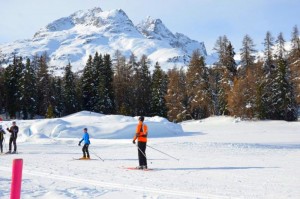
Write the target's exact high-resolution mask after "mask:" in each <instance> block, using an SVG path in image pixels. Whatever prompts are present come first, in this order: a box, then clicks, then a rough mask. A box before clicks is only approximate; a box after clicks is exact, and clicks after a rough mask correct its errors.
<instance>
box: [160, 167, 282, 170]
mask: <svg viewBox="0 0 300 199" xmlns="http://www.w3.org/2000/svg"><path fill="white" fill-rule="evenodd" d="M277 168H279V167H199V168H155V170H159V171H202V170H247V169H277Z"/></svg>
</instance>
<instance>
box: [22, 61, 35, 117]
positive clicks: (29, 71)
mask: <svg viewBox="0 0 300 199" xmlns="http://www.w3.org/2000/svg"><path fill="white" fill-rule="evenodd" d="M19 82H20V89H21V90H20V92H21V97H20V99H21V104H20V105H21V111H22V115H23V119H32V118H33V117H34V116H35V113H36V110H37V107H36V102H37V99H36V96H37V90H36V74H35V71H34V68H33V67H32V65H31V62H30V59H29V58H27V59H26V65H25V68H24V69H23V71H22V76H21V79H20V81H19Z"/></svg>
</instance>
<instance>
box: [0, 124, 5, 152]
mask: <svg viewBox="0 0 300 199" xmlns="http://www.w3.org/2000/svg"><path fill="white" fill-rule="evenodd" d="M4 134H5V131H4V130H3V129H2V125H0V148H1V153H3V140H4Z"/></svg>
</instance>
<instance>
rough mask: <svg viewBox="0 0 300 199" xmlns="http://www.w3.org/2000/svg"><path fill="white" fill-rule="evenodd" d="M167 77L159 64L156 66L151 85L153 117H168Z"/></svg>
mask: <svg viewBox="0 0 300 199" xmlns="http://www.w3.org/2000/svg"><path fill="white" fill-rule="evenodd" d="M167 83H168V81H167V76H166V74H165V72H164V71H163V70H162V69H161V67H160V65H159V64H158V62H156V64H155V69H154V71H153V75H152V85H151V92H152V94H151V96H152V99H151V113H152V114H151V115H152V116H156V115H157V116H161V117H166V116H167V107H166V101H165V95H166V93H167Z"/></svg>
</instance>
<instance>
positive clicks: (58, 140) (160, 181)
mask: <svg viewBox="0 0 300 199" xmlns="http://www.w3.org/2000/svg"><path fill="white" fill-rule="evenodd" d="M17 123H18V125H19V126H20V127H21V130H22V132H21V134H22V136H21V137H20V140H18V150H19V151H20V153H19V154H17V155H0V182H1V183H0V198H4V199H6V198H9V190H10V179H11V163H12V160H13V159H14V158H22V159H23V160H24V171H23V184H22V198H25V199H26V198H42V199H43V198H47V199H48V198H58V199H60V198H63V199H64V198H80V199H82V198H101V199H102V198H110V199H114V198H160V199H161V198H162V199H165V198H172V199H173V198H178V199H179V198H180V199H181V198H213V199H219V198H220V199H221V198H231V199H232V198H255V199H257V198H263V199H266V198H267V199H268V198H270V199H273V198H280V199H284V198H292V199H296V198H300V178H299V176H300V171H299V169H298V168H299V166H300V160H299V158H298V157H299V156H300V131H299V129H300V122H284V121H240V120H239V119H234V118H231V117H211V118H208V119H205V120H200V121H187V122H183V123H181V124H172V123H169V122H167V121H166V120H165V119H164V118H158V117H154V118H146V123H147V124H148V125H149V129H150V132H151V134H155V133H156V131H159V130H161V131H162V132H165V133H160V134H156V135H155V136H154V137H151V138H149V141H148V145H149V146H151V147H154V148H156V149H159V150H161V151H163V152H166V153H168V154H170V155H172V156H174V157H176V158H179V159H180V160H179V161H176V160H174V159H172V158H170V157H168V156H166V155H164V154H161V153H159V152H158V151H155V150H153V149H151V148H150V147H148V148H147V151H146V153H147V157H148V166H149V167H150V168H153V169H154V170H153V171H147V172H143V171H131V170H126V169H124V168H123V167H128V166H136V165H137V164H138V160H137V149H136V147H135V146H134V145H133V144H132V142H131V137H129V139H124V137H123V135H122V134H120V133H119V130H120V129H122V127H124V126H126V127H130V126H131V125H135V124H136V123H137V118H131V117H124V116H118V115H117V116H113V115H101V114H96V113H89V112H79V113H76V114H73V115H70V116H68V117H64V118H60V119H53V120H31V121H17ZM1 124H2V125H4V126H5V124H8V122H2V123H1ZM106 124H110V125H109V126H110V127H108V126H106ZM58 125H60V126H58ZM83 126H88V127H89V131H90V134H93V135H92V137H94V138H93V139H92V144H91V146H90V151H91V157H92V158H93V159H94V160H91V161H76V160H73V159H72V157H80V156H81V155H82V154H81V147H79V146H77V144H78V141H79V139H80V135H81V128H82V127H83ZM102 127H103V129H102ZM26 129H27V130H28V129H31V131H32V134H31V137H30V136H28V135H27V133H28V132H26ZM55 129H60V130H55ZM71 129H73V131H71ZM169 129H173V130H172V131H170V130H169ZM93 130H94V131H95V132H93ZM96 130H97V133H96ZM182 130H183V131H182ZM59 131H62V132H64V133H63V134H61V137H60V136H57V133H58V132H59ZM52 132H54V134H51V133H52ZM168 132H169V133H168ZM170 132H172V133H170ZM105 133H107V134H106V135H104V134H105ZM174 133H175V134H177V136H174ZM129 134H131V133H128V135H129ZM37 135H40V136H37ZM100 135H101V136H103V137H104V138H107V139H96V138H95V137H97V136H100ZM101 136H100V137H101ZM131 136H132V134H131ZM22 137H23V138H24V139H22ZM43 137H44V138H43ZM109 137H112V138H113V139H109ZM25 138H26V139H25ZM119 138H121V139H119ZM18 139H19V138H18ZM7 141H8V137H6V147H7ZM97 156H100V157H101V158H103V159H104V160H105V161H104V162H102V161H101V160H99V159H97V158H98V157H97Z"/></svg>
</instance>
